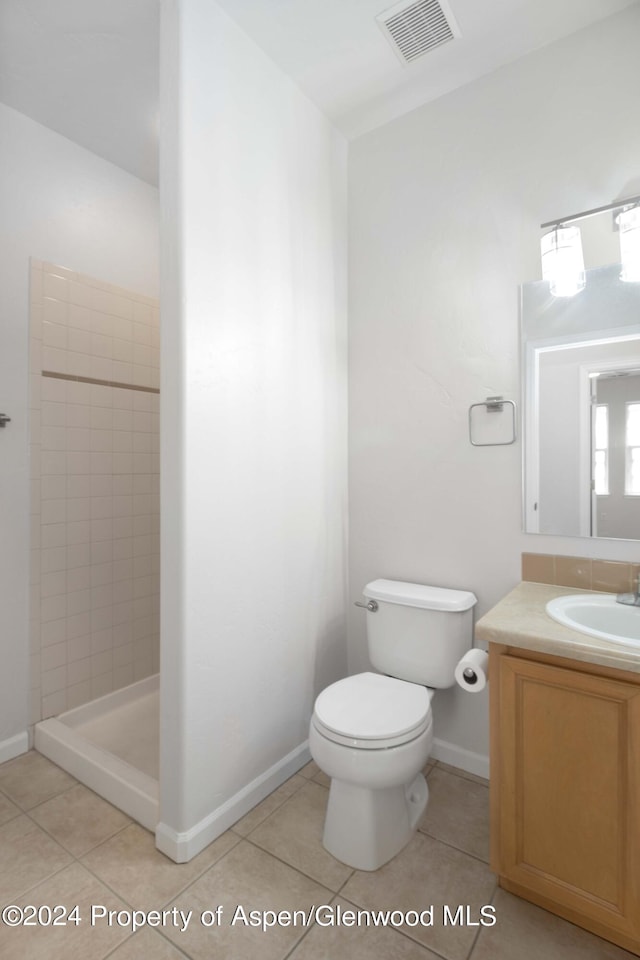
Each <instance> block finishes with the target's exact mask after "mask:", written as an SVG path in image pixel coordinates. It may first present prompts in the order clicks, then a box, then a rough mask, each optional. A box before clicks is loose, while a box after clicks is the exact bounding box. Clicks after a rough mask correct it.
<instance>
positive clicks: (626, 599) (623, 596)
mask: <svg viewBox="0 0 640 960" xmlns="http://www.w3.org/2000/svg"><path fill="white" fill-rule="evenodd" d="M616 603H626V604H627V606H630V607H640V574H639V575H638V578H637V580H636V590H635V593H619V594H618V596H617V597H616Z"/></svg>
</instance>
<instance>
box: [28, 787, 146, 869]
mask: <svg viewBox="0 0 640 960" xmlns="http://www.w3.org/2000/svg"><path fill="white" fill-rule="evenodd" d="M60 796H62V794H60ZM34 809H35V808H34ZM116 809H117V808H116ZM124 815H125V816H126V814H124ZM26 816H28V817H29V819H30V820H31V821H32V822H33V823H35V825H36V826H37V827H40V829H41V830H43V831H44V833H46V834H47V836H48V837H50V838H51V839H52V840H54V841H55V842H56V843H57V844H58V846H59V847H62V849H63V850H64V851H65V853H68V854H69V856H71V857H73V859H74V860H77V861H78V862H80V859H81V858H82V857H85V856H86V855H87V854H88V853H91V852H92V850H96V849H97V848H98V847H101V846H102V844H103V843H108V842H109V840H113V838H114V837H117V835H118V834H119V833H122V831H123V830H126V829H127V827H130V826H131V824H132V823H134V822H135V821H134V820H130V821H129V823H125V824H124V826H122V827H118V829H117V830H115V831H114V832H113V833H112V834H110V835H109V836H108V837H106V838H105V839H104V840H100V841H98V843H95V844H94V845H93V846H92V847H89V848H88V849H87V850H83V851H82V853H72V851H71V850H68V849H67V847H65V845H64V844H63V843H62V842H61V841H60V840H59V839H58V838H57V837H56V836H54V834H53V833H51V831H50V830H49V829H48V828H47V827H45V826H43V825H42V824H41V823H38V821H37V820H36V819H35V818H34V817H32V816H30V815H29V813H27V814H26Z"/></svg>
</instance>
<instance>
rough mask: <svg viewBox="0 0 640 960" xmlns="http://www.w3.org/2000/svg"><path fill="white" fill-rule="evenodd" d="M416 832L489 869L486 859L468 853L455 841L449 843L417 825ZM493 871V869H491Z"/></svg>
mask: <svg viewBox="0 0 640 960" xmlns="http://www.w3.org/2000/svg"><path fill="white" fill-rule="evenodd" d="M416 833H419V834H421V835H422V836H423V837H429V839H430V840H435V841H436V843H441V844H442V845H443V846H445V847H449V849H450V850H456V851H457V852H458V853H463V854H464V855H465V856H467V857H471V859H472V860H476V861H477V862H478V863H482V864H484V866H485V867H489V869H491V866H490V863H489V861H488V860H483V859H482V857H480V856H478V854H477V853H470V852H469V850H465V849H464V848H463V847H456V845H455V843H451V842H450V841H448V840H443V839H442V838H441V837H436V836H435V835H434V834H433V833H429V832H428V831H427V830H424V829H422V828H421V827H418V829H417V831H416ZM491 872H492V873H493V871H491Z"/></svg>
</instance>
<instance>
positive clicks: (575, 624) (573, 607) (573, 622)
mask: <svg viewBox="0 0 640 960" xmlns="http://www.w3.org/2000/svg"><path fill="white" fill-rule="evenodd" d="M547 613H548V614H549V616H550V617H552V618H553V619H554V620H557V622H558V623H561V624H563V625H564V626H565V627H571V629H572V630H577V631H578V632H579V633H587V634H589V636H592V637H600V638H601V639H603V640H613V641H614V642H615V643H624V644H626V645H627V646H629V647H640V607H633V606H629V605H627V604H623V603H617V602H616V598H615V594H613V593H603V594H591V593H586V594H581V593H577V594H573V595H570V596H567V597H556V599H555V600H549V602H548V604H547Z"/></svg>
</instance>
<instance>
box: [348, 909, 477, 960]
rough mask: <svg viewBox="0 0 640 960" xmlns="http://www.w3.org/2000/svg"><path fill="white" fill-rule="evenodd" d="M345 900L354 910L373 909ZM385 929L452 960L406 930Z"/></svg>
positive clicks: (436, 955)
mask: <svg viewBox="0 0 640 960" xmlns="http://www.w3.org/2000/svg"><path fill="white" fill-rule="evenodd" d="M344 899H345V900H346V901H347V903H348V904H349V905H350V906H351V907H353V908H354V910H367V911H368V910H370V909H371V908H370V907H363V906H360V905H359V904H357V903H354V902H353V900H350V899H349V897H344ZM374 909H375V908H374ZM368 929H369V928H368ZM378 929H380V928H378ZM385 929H386V930H390V931H392V932H393V933H398V934H400V936H401V937H404V938H405V940H408V941H409V943H412V944H417V945H418V946H419V947H422V949H423V950H428V951H429V953H431V954H433V956H434V957H439V958H440V960H451V958H450V957H448V956H447V955H446V954H444V953H440V952H439V951H438V950H436V949H435V947H432V946H429V945H428V944H426V943H423V942H422V940H417V939H416V938H415V937H412V936H411V934H410V933H407V932H406V931H405V930H402V929H401V928H400V927H385ZM465 960H468V955H467V957H465Z"/></svg>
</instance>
